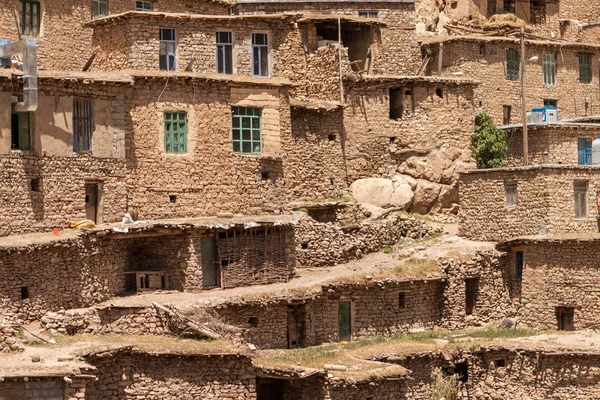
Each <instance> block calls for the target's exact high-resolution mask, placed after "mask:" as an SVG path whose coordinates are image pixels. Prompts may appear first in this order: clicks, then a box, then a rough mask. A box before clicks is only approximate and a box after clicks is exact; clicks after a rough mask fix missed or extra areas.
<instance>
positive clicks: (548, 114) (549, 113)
mask: <svg viewBox="0 0 600 400" xmlns="http://www.w3.org/2000/svg"><path fill="white" fill-rule="evenodd" d="M531 111H532V113H541V114H542V117H543V118H542V121H541V122H545V123H547V124H549V123H554V122H558V110H557V109H556V108H554V107H540V108H534V109H533V110H531Z"/></svg>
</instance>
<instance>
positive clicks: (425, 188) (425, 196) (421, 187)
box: [412, 179, 441, 214]
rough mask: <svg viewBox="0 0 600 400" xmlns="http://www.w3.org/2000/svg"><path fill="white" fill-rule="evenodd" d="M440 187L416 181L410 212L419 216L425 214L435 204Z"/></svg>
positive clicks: (435, 184) (431, 183) (423, 181)
mask: <svg viewBox="0 0 600 400" xmlns="http://www.w3.org/2000/svg"><path fill="white" fill-rule="evenodd" d="M440 190H441V186H440V185H439V184H437V183H433V182H429V181H426V180H422V179H419V180H417V189H416V190H415V196H414V199H413V204H412V211H413V212H416V213H419V214H427V213H428V212H429V211H430V210H431V207H432V206H433V205H434V204H435V202H436V200H437V198H438V196H439V194H440Z"/></svg>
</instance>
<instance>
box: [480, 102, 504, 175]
mask: <svg viewBox="0 0 600 400" xmlns="http://www.w3.org/2000/svg"><path fill="white" fill-rule="evenodd" d="M471 145H472V147H473V155H474V156H475V159H476V160H477V167H478V168H497V167H499V166H500V165H501V164H502V161H504V157H506V153H507V152H508V142H507V140H506V135H505V134H504V132H503V131H501V130H500V129H498V128H496V125H494V121H493V120H492V118H491V117H490V116H489V115H487V114H486V113H485V112H482V113H480V114H479V115H477V117H475V132H474V133H473V136H472V137H471Z"/></svg>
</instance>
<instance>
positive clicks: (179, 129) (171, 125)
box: [165, 112, 187, 153]
mask: <svg viewBox="0 0 600 400" xmlns="http://www.w3.org/2000/svg"><path fill="white" fill-rule="evenodd" d="M165 151H166V152H167V153H185V152H187V114H186V113H185V112H167V113H165Z"/></svg>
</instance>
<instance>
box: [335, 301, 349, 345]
mask: <svg viewBox="0 0 600 400" xmlns="http://www.w3.org/2000/svg"><path fill="white" fill-rule="evenodd" d="M351 304H352V303H351V302H349V301H340V302H339V303H338V339H339V340H340V341H350V340H351V339H352V322H351V321H352V311H351V308H352V307H351Z"/></svg>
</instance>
